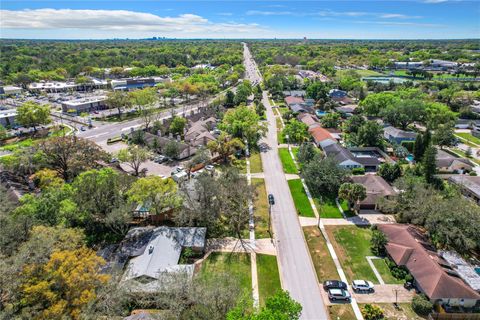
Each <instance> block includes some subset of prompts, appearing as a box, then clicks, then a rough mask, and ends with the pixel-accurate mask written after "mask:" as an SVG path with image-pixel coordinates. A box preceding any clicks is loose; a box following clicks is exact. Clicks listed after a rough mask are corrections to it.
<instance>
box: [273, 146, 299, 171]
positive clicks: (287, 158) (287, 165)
mask: <svg viewBox="0 0 480 320" xmlns="http://www.w3.org/2000/svg"><path fill="white" fill-rule="evenodd" d="M278 155H279V156H280V161H281V162H282V166H283V172H285V173H291V174H297V173H298V170H297V167H296V166H295V163H294V162H293V159H292V156H291V155H290V151H288V148H279V149H278Z"/></svg>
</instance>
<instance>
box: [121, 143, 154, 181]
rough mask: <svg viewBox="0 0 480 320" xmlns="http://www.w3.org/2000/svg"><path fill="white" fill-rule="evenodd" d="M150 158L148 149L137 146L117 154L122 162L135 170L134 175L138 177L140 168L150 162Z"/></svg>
mask: <svg viewBox="0 0 480 320" xmlns="http://www.w3.org/2000/svg"><path fill="white" fill-rule="evenodd" d="M149 156H150V152H149V151H148V149H145V148H142V147H139V146H135V145H132V146H129V147H128V148H127V149H123V150H120V151H119V152H118V154H117V157H118V159H119V160H120V161H122V162H126V163H127V164H128V165H129V166H130V167H131V168H132V169H133V174H134V176H136V177H138V175H139V174H140V166H141V165H142V163H144V162H145V161H147V160H148V158H149Z"/></svg>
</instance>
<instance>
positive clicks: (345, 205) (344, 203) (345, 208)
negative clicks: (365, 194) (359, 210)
mask: <svg viewBox="0 0 480 320" xmlns="http://www.w3.org/2000/svg"><path fill="white" fill-rule="evenodd" d="M339 201H340V206H341V207H342V209H343V212H344V213H345V215H346V216H347V217H353V216H354V215H355V212H353V211H351V210H348V202H347V201H345V200H343V199H340V200H339Z"/></svg>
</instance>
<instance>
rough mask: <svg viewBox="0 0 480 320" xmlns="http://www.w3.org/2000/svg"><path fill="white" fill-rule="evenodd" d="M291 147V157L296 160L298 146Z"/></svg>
mask: <svg viewBox="0 0 480 320" xmlns="http://www.w3.org/2000/svg"><path fill="white" fill-rule="evenodd" d="M291 148H292V153H293V157H294V158H295V161H298V157H297V155H298V147H291Z"/></svg>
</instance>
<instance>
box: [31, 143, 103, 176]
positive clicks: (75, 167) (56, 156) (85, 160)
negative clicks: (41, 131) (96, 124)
mask: <svg viewBox="0 0 480 320" xmlns="http://www.w3.org/2000/svg"><path fill="white" fill-rule="evenodd" d="M39 151H40V152H41V153H42V159H43V161H44V162H45V164H46V165H47V167H50V168H52V169H54V170H56V171H57V172H58V173H59V174H60V175H61V176H62V177H63V179H64V180H65V181H71V180H72V179H73V178H74V177H76V176H77V175H78V174H79V173H80V172H83V171H85V170H89V169H92V168H94V167H96V166H97V162H98V161H101V160H105V159H106V154H105V152H103V151H102V150H101V149H100V147H98V146H97V145H96V144H95V143H94V142H92V141H90V140H86V139H83V138H78V137H76V136H65V137H53V138H50V139H47V140H44V141H42V142H41V143H40V144H39Z"/></svg>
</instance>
